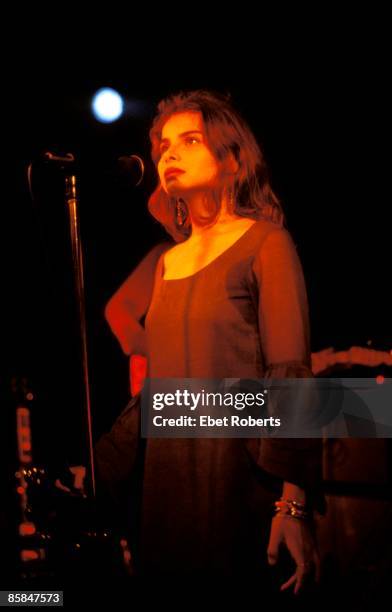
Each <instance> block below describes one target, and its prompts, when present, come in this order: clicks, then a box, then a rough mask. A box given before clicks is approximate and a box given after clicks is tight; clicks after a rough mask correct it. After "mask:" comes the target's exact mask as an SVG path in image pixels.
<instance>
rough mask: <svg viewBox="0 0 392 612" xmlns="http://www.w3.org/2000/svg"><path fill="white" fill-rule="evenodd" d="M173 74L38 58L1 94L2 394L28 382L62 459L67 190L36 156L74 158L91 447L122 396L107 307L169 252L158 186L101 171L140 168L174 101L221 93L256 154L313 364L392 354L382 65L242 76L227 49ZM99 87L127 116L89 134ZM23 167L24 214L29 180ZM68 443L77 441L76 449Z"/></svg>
mask: <svg viewBox="0 0 392 612" xmlns="http://www.w3.org/2000/svg"><path fill="white" fill-rule="evenodd" d="M142 55H143V54H142ZM174 55H175V54H174ZM375 55H377V54H375ZM249 57H250V56H249ZM172 59H173V58H171V56H170V53H169V54H168V55H167V56H165V54H159V55H156V56H155V58H154V61H153V60H151V61H150V60H149V59H148V57H147V55H146V54H144V57H143V59H142V60H141V61H140V56H139V57H138V61H135V55H133V54H132V51H131V50H130V51H129V61H128V63H125V65H124V67H122V66H120V65H119V64H118V63H117V62H114V63H112V64H110V63H109V62H105V61H102V62H100V61H96V62H95V63H94V62H92V61H91V57H89V58H88V59H87V57H86V56H83V57H82V56H80V57H79V56H77V55H75V56H71V57H70V58H69V60H68V61H67V62H64V58H63V61H62V62H57V60H56V57H55V58H53V56H52V57H51V58H50V60H49V58H48V56H47V55H45V54H42V56H41V57H40V56H39V54H37V53H36V54H35V55H34V60H33V61H31V62H30V63H29V64H27V66H24V69H23V72H22V71H21V70H20V71H15V72H14V73H13V76H12V78H11V88H10V104H9V112H10V115H9V116H10V119H9V122H10V126H11V134H12V137H11V141H10V144H9V147H7V151H8V153H9V154H8V161H9V162H10V168H9V170H8V171H7V175H6V179H5V183H4V186H5V191H6V193H7V195H6V200H5V201H6V203H7V204H6V206H5V210H4V213H5V224H4V226H3V234H4V238H5V240H4V243H6V244H7V247H6V252H5V254H4V256H3V263H5V266H4V268H5V269H4V279H5V280H4V284H3V288H4V293H3V305H5V308H6V310H5V315H4V317H3V331H4V338H5V337H6V336H7V337H8V341H5V342H4V344H3V351H2V360H3V364H2V369H1V371H2V373H3V374H2V376H3V380H5V381H7V380H8V379H9V378H10V377H11V376H26V377H27V378H28V380H29V381H30V383H31V385H32V387H33V388H34V389H35V390H36V391H37V398H38V400H40V401H41V403H42V406H44V407H45V408H41V409H40V411H41V412H40V414H41V415H45V418H43V422H45V423H51V428H50V431H53V429H52V428H53V427H58V428H59V430H61V431H67V432H68V433H67V434H66V435H61V436H60V438H61V439H62V441H63V442H64V440H66V441H67V442H66V444H67V445H68V446H71V447H73V446H75V448H76V447H77V446H78V443H77V440H78V436H80V435H82V437H83V434H80V432H81V431H83V430H84V426H83V417H82V415H81V414H80V394H81V391H80V385H79V380H78V378H79V364H78V359H79V353H80V351H79V346H78V337H77V326H76V318H75V312H74V311H75V304H74V299H73V287H72V276H71V270H72V268H71V259H70V249H69V243H68V234H67V232H68V226H67V223H68V222H67V218H66V216H65V211H64V203H63V175H62V174H61V172H59V171H54V170H53V169H50V168H48V167H47V166H45V164H43V163H42V161H40V155H41V154H42V153H43V152H44V151H47V150H50V151H55V152H68V151H71V152H73V153H74V154H75V156H76V158H77V160H78V178H79V195H80V214H81V229H82V239H83V247H84V256H85V277H86V301H87V323H88V339H89V358H90V376H91V393H92V406H93V416H94V429H95V432H96V435H98V434H99V433H101V432H102V431H103V430H105V429H107V428H108V427H109V426H110V424H111V422H112V420H113V418H114V417H115V416H116V415H117V414H118V413H119V412H120V410H121V409H122V408H123V407H124V406H125V403H126V401H127V399H128V395H129V392H128V362H127V359H126V357H125V356H123V355H122V353H121V349H120V347H119V345H118V344H117V341H116V340H115V338H114V337H113V336H112V335H111V332H110V330H109V328H108V326H107V324H106V322H105V320H104V307H105V304H106V302H107V301H108V299H109V298H110V296H111V295H112V294H113V292H114V291H115V290H116V289H117V287H118V286H119V285H120V284H121V282H122V281H123V280H124V279H125V278H126V277H127V275H128V274H129V273H130V271H131V270H132V268H133V267H134V266H135V264H136V263H137V262H138V261H139V260H140V259H141V258H142V257H143V255H144V254H145V253H146V252H147V251H148V250H149V248H150V247H152V246H153V245H154V244H156V243H157V242H158V241H159V240H161V239H162V238H165V233H164V231H163V229H162V228H161V227H160V226H159V224H158V223H157V222H156V221H155V220H154V219H152V218H151V216H150V215H149V213H148V212H147V207H146V203H147V199H148V196H149V194H150V193H151V191H152V189H153V187H154V181H155V174H154V168H153V167H152V164H151V162H148V171H147V175H146V179H145V181H144V183H143V185H142V186H141V187H139V188H137V189H132V188H130V187H129V185H127V184H126V182H124V181H121V180H119V179H116V178H115V177H113V176H111V175H110V174H109V172H108V168H109V166H110V165H111V164H112V162H113V161H114V160H115V159H116V157H118V155H122V154H130V153H138V154H140V155H142V156H143V157H144V158H145V159H146V160H148V156H149V141H148V129H149V125H150V122H151V119H152V117H153V115H154V109H155V106H156V104H157V102H158V101H159V100H160V99H161V98H162V97H164V96H166V95H167V94H169V93H172V92H174V91H178V90H181V89H194V88H201V87H203V88H208V89H214V90H217V91H220V92H230V93H231V95H232V99H233V103H234V105H235V106H236V107H237V108H238V109H239V110H240V112H241V113H242V114H243V116H244V117H245V118H246V120H247V121H248V123H249V124H250V126H251V128H252V130H253V131H254V133H255V135H256V137H257V139H258V141H259V142H260V144H261V145H262V147H263V149H264V152H265V155H266V158H267V160H268V163H269V166H270V169H271V176H272V183H273V187H274V189H275V191H276V192H277V194H278V195H279V197H280V198H281V200H282V204H283V208H284V210H285V213H286V217H287V225H288V229H289V231H290V232H291V234H292V236H293V238H294V241H295V243H296V245H297V248H298V252H299V254H300V257H301V260H302V263H303V267H304V272H305V278H306V282H307V287H308V294H309V302H310V314H311V325H312V351H319V350H321V349H323V348H327V347H330V346H333V347H335V349H345V348H349V347H351V346H352V345H358V346H371V347H373V348H377V349H381V350H390V348H391V346H392V332H391V324H390V312H391V306H392V304H391V300H390V297H389V291H388V277H389V267H388V263H389V250H390V244H389V239H390V236H389V234H390V232H389V226H388V224H387V221H386V219H387V214H388V210H387V209H388V206H387V204H386V196H385V188H384V184H385V183H386V178H385V169H386V168H385V166H386V164H385V162H384V161H383V157H382V152H381V149H380V143H381V142H382V140H383V129H384V114H383V113H384V110H385V109H384V108H383V106H384V104H385V102H384V91H385V78H384V72H383V65H382V61H381V56H380V61H374V60H375V57H373V58H369V55H368V52H367V48H366V45H363V46H362V47H360V48H359V49H358V48H357V49H355V52H354V50H353V49H350V48H349V49H348V51H347V53H345V54H337V55H336V56H335V57H332V56H331V54H330V53H329V51H328V49H327V52H326V53H325V54H321V55H317V54H314V53H312V52H311V50H310V49H308V50H307V51H303V52H301V53H300V54H291V53H286V54H285V55H284V56H282V57H278V56H277V55H276V54H275V52H274V51H270V52H269V53H268V54H267V55H266V56H265V57H262V56H260V57H258V56H255V55H253V61H250V60H249V58H247V56H246V54H244V53H243V52H242V51H240V50H239V49H238V48H237V49H236V51H235V54H234V56H233V57H232V56H231V55H230V54H229V55H228V56H226V57H225V56H224V55H223V54H222V53H219V52H218V51H215V53H212V54H211V55H210V56H209V55H208V53H207V54H206V56H204V55H200V56H199V57H196V59H195V58H193V59H192V62H190V63H189V64H188V65H187V62H184V65H182V64H181V63H180V64H178V63H176V62H175V61H172ZM183 59H184V58H183ZM132 60H133V61H132ZM102 86H111V87H114V88H115V89H117V90H118V91H119V92H120V93H121V94H122V95H123V96H124V97H125V99H126V101H127V104H126V111H125V114H124V115H123V117H122V118H120V119H119V120H118V121H117V122H115V123H113V124H107V125H105V124H101V123H98V122H97V121H96V119H95V118H94V117H93V116H92V113H91V110H90V103H91V98H92V96H93V94H94V93H95V92H96V90H97V89H99V88H100V87H102ZM30 162H34V163H33V172H32V176H33V181H32V184H33V192H34V195H35V199H34V201H32V199H31V197H30V195H29V191H28V184H27V175H26V170H27V166H28V164H29V163H30ZM3 218H4V217H3ZM382 372H383V369H382V368H378V369H377V373H382ZM48 413H49V414H48ZM36 414H38V410H37V412H36ZM37 431H38V427H37ZM77 432H79V433H77ZM37 435H38V434H37ZM67 436H70V437H71V438H72V439H73V436H74V442H72V444H71V445H69V443H68V440H67ZM51 437H52V439H53V436H51ZM58 437H59V436H57V434H56V435H55V436H54V439H55V440H57V439H58ZM55 446H56V447H57V442H56V443H55Z"/></svg>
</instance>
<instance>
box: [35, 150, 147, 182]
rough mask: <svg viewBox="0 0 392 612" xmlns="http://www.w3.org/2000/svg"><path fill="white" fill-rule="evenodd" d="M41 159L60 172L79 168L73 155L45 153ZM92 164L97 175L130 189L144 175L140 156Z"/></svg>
mask: <svg viewBox="0 0 392 612" xmlns="http://www.w3.org/2000/svg"><path fill="white" fill-rule="evenodd" d="M41 157H42V158H43V160H44V161H45V162H48V163H49V164H50V165H53V166H56V167H58V168H60V169H62V170H64V169H65V168H66V167H70V168H75V170H76V168H80V165H79V164H78V163H77V161H76V158H75V155H74V154H73V153H65V154H58V153H53V152H52V151H46V152H45V153H43V154H42V156H41ZM93 162H94V166H95V168H96V170H98V172H99V173H100V172H103V174H105V175H107V176H108V177H110V176H111V177H114V178H116V179H121V180H123V181H125V182H126V183H127V184H128V185H129V186H132V187H138V186H139V185H140V184H141V182H142V180H143V177H144V174H145V163H144V161H143V159H142V158H141V157H140V155H135V154H132V155H121V156H120V157H118V158H117V159H115V160H113V159H112V160H107V159H104V158H99V159H96V160H93ZM82 168H83V166H82Z"/></svg>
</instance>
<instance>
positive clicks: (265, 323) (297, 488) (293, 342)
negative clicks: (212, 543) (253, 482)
mask: <svg viewBox="0 0 392 612" xmlns="http://www.w3.org/2000/svg"><path fill="white" fill-rule="evenodd" d="M254 274H255V276H256V278H257V283H258V287H259V313H258V314H259V317H258V318H259V332H260V342H261V349H262V353H263V357H264V361H265V367H266V374H265V376H266V377H267V378H271V379H277V380H279V379H283V378H296V377H297V378H308V377H312V372H311V369H310V368H311V354H310V333H309V316H308V303H307V295H306V287H305V282H304V277H303V273H302V267H301V263H300V260H299V257H298V255H297V252H296V249H295V246H294V243H293V241H292V239H291V237H290V235H289V233H288V232H287V231H286V230H284V229H276V230H272V231H271V233H270V234H269V236H267V238H266V240H265V241H264V244H263V246H262V248H261V250H260V253H259V254H258V257H257V258H256V260H255V262H254ZM321 452H322V446H321V440H314V439H298V438H296V439H292V438H286V439H275V438H274V439H269V438H268V439H263V440H262V441H261V445H260V449H259V460H258V463H259V465H260V466H261V467H262V468H263V469H264V470H266V471H267V472H269V473H271V474H273V475H274V476H276V477H278V478H280V479H281V480H282V482H283V488H282V500H284V501H283V502H281V504H283V505H281V507H280V512H278V513H277V514H276V516H275V517H274V518H273V520H272V526H271V534H270V540H269V545H268V561H269V563H270V564H271V565H274V564H275V563H277V561H278V555H279V548H280V546H281V544H284V545H285V546H286V547H287V549H288V550H289V552H290V554H291V556H292V558H293V560H294V562H295V564H296V569H295V572H294V574H293V575H292V576H291V578H290V579H289V580H287V581H286V582H285V583H284V584H283V585H282V586H281V590H286V589H287V588H290V587H291V586H293V588H294V593H298V592H299V591H300V590H301V589H302V588H303V586H304V584H305V582H306V581H307V580H308V578H309V576H310V575H311V574H315V577H316V580H317V579H318V576H319V558H318V552H317V546H316V543H315V539H314V534H313V530H312V525H311V523H310V522H309V523H308V522H307V519H306V518H305V517H306V514H303V516H302V517H292V516H291V515H290V514H289V513H286V510H287V509H288V508H289V507H290V505H289V504H291V502H292V501H294V502H297V503H298V504H300V505H301V504H302V505H303V506H306V504H307V503H308V502H309V498H310V501H312V497H315V495H314V492H315V490H317V488H318V486H319V484H320V482H321V466H322V454H321ZM308 492H309V493H310V495H308ZM286 503H287V504H288V505H287V506H286ZM300 507H301V506H300Z"/></svg>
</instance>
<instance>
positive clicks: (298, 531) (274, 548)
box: [268, 514, 320, 595]
mask: <svg viewBox="0 0 392 612" xmlns="http://www.w3.org/2000/svg"><path fill="white" fill-rule="evenodd" d="M281 545H285V546H286V548H287V549H288V551H289V553H290V555H291V556H292V558H293V560H294V561H295V563H296V565H297V568H296V570H295V573H294V574H293V575H292V576H291V578H289V580H287V581H286V582H285V583H284V584H282V586H281V587H280V590H281V591H285V590H286V589H288V588H289V587H291V586H292V585H294V595H297V594H298V593H299V592H300V591H301V590H302V589H303V587H304V585H305V583H307V582H308V581H309V580H311V579H312V578H314V579H315V581H316V582H317V583H318V582H319V580H320V559H319V554H318V550H317V544H316V540H315V535H314V531H313V527H312V524H311V523H309V522H308V521H306V520H301V519H297V518H292V517H290V516H287V515H284V514H277V515H276V516H274V518H273V519H272V525H271V533H270V540H269V544H268V563H269V564H270V565H275V564H276V563H277V562H278V557H279V548H280V546H281Z"/></svg>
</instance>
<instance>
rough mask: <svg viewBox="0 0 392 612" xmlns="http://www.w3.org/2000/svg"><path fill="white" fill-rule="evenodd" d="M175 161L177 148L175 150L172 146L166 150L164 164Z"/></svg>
mask: <svg viewBox="0 0 392 612" xmlns="http://www.w3.org/2000/svg"><path fill="white" fill-rule="evenodd" d="M177 159H178V153H177V148H175V147H174V146H171V147H170V148H169V149H167V151H166V153H165V162H169V161H173V160H177Z"/></svg>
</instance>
